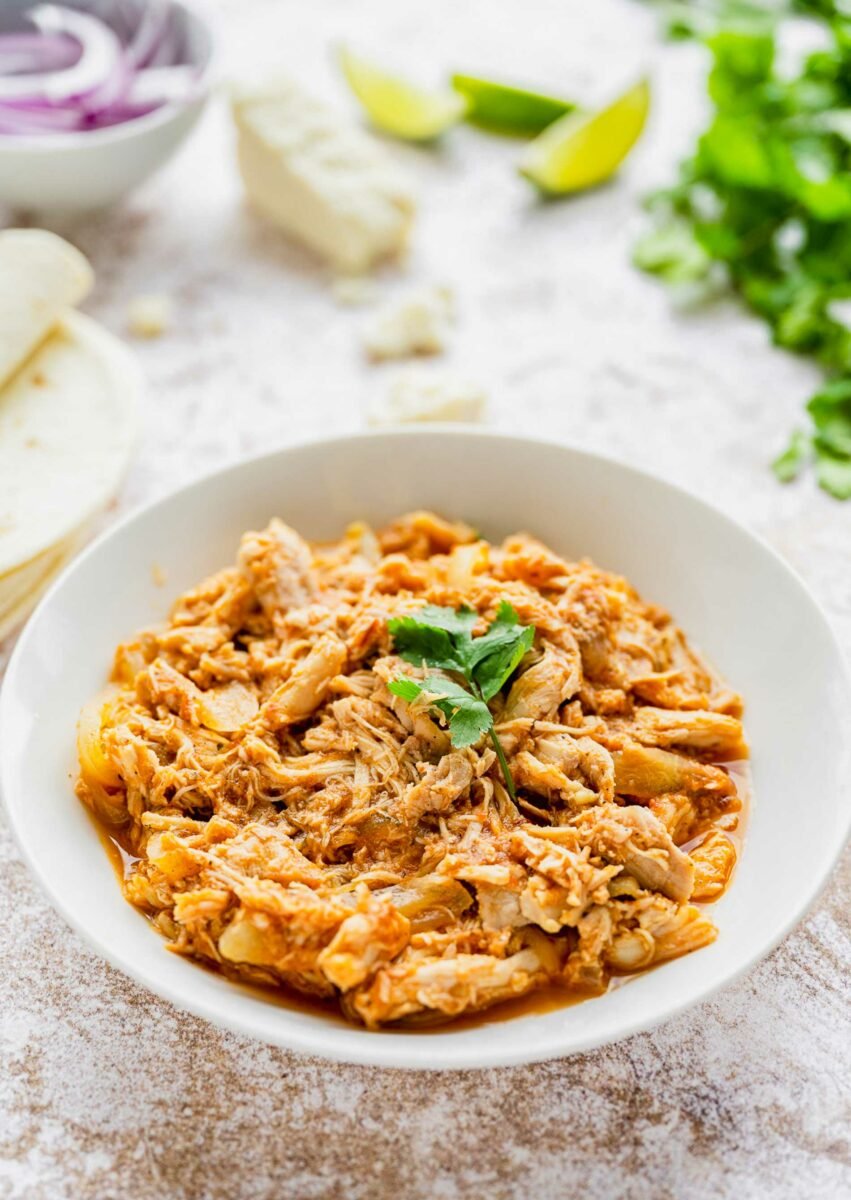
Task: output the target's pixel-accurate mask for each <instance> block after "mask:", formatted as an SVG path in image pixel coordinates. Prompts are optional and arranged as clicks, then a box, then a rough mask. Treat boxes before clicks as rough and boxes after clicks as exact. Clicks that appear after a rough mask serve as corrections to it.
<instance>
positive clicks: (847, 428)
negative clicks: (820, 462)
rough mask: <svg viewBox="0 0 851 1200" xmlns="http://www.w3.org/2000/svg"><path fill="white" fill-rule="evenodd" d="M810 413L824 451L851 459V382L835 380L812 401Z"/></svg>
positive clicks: (817, 393) (808, 408) (809, 406)
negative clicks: (850, 457)
mask: <svg viewBox="0 0 851 1200" xmlns="http://www.w3.org/2000/svg"><path fill="white" fill-rule="evenodd" d="M807 411H808V412H809V414H810V416H811V417H812V419H813V423H814V424H815V427H816V430H817V440H818V443H819V445H820V446H821V447H823V448H824V449H825V450H827V451H828V452H830V453H832V454H834V455H839V456H840V457H842V456H845V457H849V456H851V379H834V380H832V381H831V382H830V383H828V384H826V385H825V387H823V388H822V389H821V391H819V392H816V394H815V395H814V396H813V397H812V398H811V400H810V402H809V404H808V405H807Z"/></svg>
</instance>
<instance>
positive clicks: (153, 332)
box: [127, 296, 172, 338]
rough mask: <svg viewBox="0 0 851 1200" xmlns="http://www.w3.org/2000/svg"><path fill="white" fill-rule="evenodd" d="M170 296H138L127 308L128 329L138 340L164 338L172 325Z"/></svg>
mask: <svg viewBox="0 0 851 1200" xmlns="http://www.w3.org/2000/svg"><path fill="white" fill-rule="evenodd" d="M171 316H172V311H171V300H170V299H169V298H168V296H137V297H136V299H135V300H131V301H130V303H129V304H128V306H127V328H128V329H129V330H130V332H131V333H132V334H133V336H134V337H138V338H158V337H162V335H163V334H164V333H165V331H166V330H167V329H168V327H169V325H170V324H171Z"/></svg>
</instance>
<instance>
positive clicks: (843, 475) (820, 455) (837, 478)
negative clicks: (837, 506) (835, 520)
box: [815, 440, 851, 500]
mask: <svg viewBox="0 0 851 1200" xmlns="http://www.w3.org/2000/svg"><path fill="white" fill-rule="evenodd" d="M815 445H816V479H817V480H818V484H819V487H821V488H824V490H825V491H826V492H828V493H829V494H830V495H831V496H834V497H835V498H836V499H837V500H851V457H847V456H845V455H839V454H834V453H833V452H832V451H831V450H830V449H829V448H827V447H826V446H822V445H821V444H820V443H819V442H818V440H816V444H815Z"/></svg>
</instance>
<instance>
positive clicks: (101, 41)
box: [0, 4, 122, 103]
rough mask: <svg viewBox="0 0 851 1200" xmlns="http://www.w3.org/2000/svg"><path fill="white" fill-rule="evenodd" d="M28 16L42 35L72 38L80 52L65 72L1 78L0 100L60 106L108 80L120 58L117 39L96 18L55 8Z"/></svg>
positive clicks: (40, 8)
mask: <svg viewBox="0 0 851 1200" xmlns="http://www.w3.org/2000/svg"><path fill="white" fill-rule="evenodd" d="M28 15H29V17H30V20H31V21H32V22H33V24H34V25H36V26H37V27H38V28H39V29H40V30H41V32H42V33H43V34H45V35H47V36H57V35H66V36H68V37H72V38H73V39H74V40H75V41H77V42H79V43H80V45H81V46H82V48H83V51H82V54H81V55H80V57H79V59H78V61H77V62H76V63H75V64H74V66H73V67H69V68H68V69H67V70H65V71H47V72H45V73H43V74H40V75H12V76H7V77H5V78H0V99H3V100H4V99H7V98H13V97H16V96H32V97H33V98H34V99H35V98H38V99H42V100H45V101H47V102H48V103H51V102H53V101H58V102H60V103H61V102H62V101H67V100H68V99H70V98H72V97H76V96H81V95H85V93H86V92H89V91H91V90H92V88H95V87H97V86H98V84H99V83H101V82H102V81H103V80H104V79H105V78H106V77H107V75H108V74H109V73H110V71H111V70H112V69H113V67H114V64H115V62H116V60H117V59H118V58H120V57H121V53H122V49H121V43H120V42H119V40H118V37H117V36H116V34H115V33H113V31H112V30H111V29H110V28H109V26H108V25H106V24H104V22H103V21H99V20H98V19H97V17H90V16H89V15H88V14H87V13H81V12H77V11H76V10H75V9H73V8H61V7H60V6H59V5H58V4H39V5H37V6H36V7H35V8H32V9H30V11H29V14H28Z"/></svg>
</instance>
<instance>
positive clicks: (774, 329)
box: [633, 0, 851, 499]
mask: <svg viewBox="0 0 851 1200" xmlns="http://www.w3.org/2000/svg"><path fill="white" fill-rule="evenodd" d="M770 7H771V6H769V5H768V4H767V3H765V2H764V0H694V3H693V4H691V5H689V6H688V7H687V8H686V7H685V6H683V5H682V4H679V5H676V6H675V8H674V10H671V11H673V12H674V14H675V16H676V20H677V22H678V25H677V29H678V31H679V32H680V33H685V34H691V35H692V36H697V35H699V36H701V37H703V38H704V40H705V41H706V44H707V46H708V48H709V51H710V53H711V56H712V62H711V70H710V73H709V80H708V91H709V99H710V102H711V104H712V106H713V109H712V113H711V116H710V119H709V121H708V122H707V127H706V128H705V130H704V132H703V133H702V135H701V136H700V137H699V138H698V139H697V140H696V143H695V145H694V148H693V151H692V153H691V155H690V157H689V158H687V159H686V160H685V161H684V162H683V163H682V164H681V165H680V170H679V179H678V180H677V181H676V182H675V183H674V184H673V186H672V187H669V188H667V189H665V190H663V191H659V192H656V193H655V194H654V196H653V197H649V198H648V207H649V209H650V212H651V214H652V220H653V224H652V227H651V229H650V230H649V232H647V233H645V234H644V236H643V237H642V238H641V239H640V241H639V242H638V244H637V245H636V247H635V249H634V257H633V261H634V263H635V265H636V266H637V267H639V268H640V269H641V270H644V271H647V272H649V273H652V274H655V275H657V276H658V277H659V278H660V279H661V280H663V281H664V282H665V283H666V284H668V285H670V286H672V287H674V288H676V289H677V292H678V296H679V294H681V293H682V292H683V285H684V284H687V285H688V288H687V289H686V290H689V289H691V290H693V291H695V293H696V294H697V293H699V292H701V291H703V292H709V288H708V287H707V286H706V285H707V284H708V283H709V282H710V281H711V280H713V279H717V280H718V282H719V284H720V283H721V282H722V281H726V284H727V286H728V287H730V288H732V289H733V290H734V291H735V292H737V293H738V294H739V295H740V296H741V298H742V299H743V300H744V302H745V303H746V304H748V305H749V306H750V307H751V308H752V309H753V310H755V311H756V312H757V313H758V314H759V315H760V316H761V317H762V318H763V320H764V321H765V322H766V323H767V325H768V326H769V327H770V330H771V335H772V338H773V341H774V342H775V344H776V345H779V346H784V347H786V348H787V349H789V350H792V351H794V352H795V353H798V354H806V355H809V356H810V357H812V358H814V359H815V360H816V361H817V362H818V363H820V364H821V365H822V366H823V367H824V369H825V370H826V371H827V372H828V374H829V376H830V377H832V381H831V382H830V383H828V384H826V386H825V387H824V388H822V389H821V390H820V391H819V392H817V393H816V395H815V396H814V397H813V398H812V400H811V401H810V403H809V405H808V406H807V408H808V412H809V415H810V417H811V419H812V426H811V428H810V430H809V431H808V432H806V433H804V432H798V433H795V434H793V435H792V439H791V441H790V443H789V446H788V448H787V449H786V450H785V451H784V452H783V453H782V454H781V455H779V456H778V457H777V458H776V459H775V460H774V462H773V463H772V464H771V465H772V470H773V471H774V474H775V476H776V477H777V478H778V480H780V481H781V482H789V481H790V480H792V479H794V478H796V477H797V476H798V475H799V474H800V473H801V472H802V471H803V470H804V468H805V467H807V466H808V465H809V464H812V467H813V469H814V470H815V474H816V479H817V481H818V483H819V484H820V486H821V487H822V488H824V490H825V491H827V492H829V493H830V494H831V495H832V496H835V497H836V498H837V499H846V498H849V485H848V482H847V481H848V473H849V466H848V463H849V461H851V317H849V316H848V315H843V312H842V309H843V304H842V302H843V301H847V300H848V299H849V297H851V25H849V22H848V19H847V18H848V15H849V12H848V0H787V2H786V3H785V4H780V5H777V6H774V12H771V11H769V9H770ZM760 8H762V10H763V12H762V17H760V15H759V10H760ZM791 11H796V12H809V13H811V14H812V15H813V16H815V17H818V18H821V19H823V21H824V25H823V33H824V39H823V40H824V46H823V48H821V49H819V50H817V51H816V52H814V53H810V54H809V55H807V56H806V57H803V58H802V59H801V60H800V62H799V63H798V65H797V66H796V67H795V69H794V70H793V71H791V72H790V71H789V70H787V69H785V63H784V56H783V54H778V46H780V47H781V48H782V47H783V46H784V41H783V37H784V35H785V31H782V30H781V18H782V17H783V16H784V14H785V15H788V13H789V12H791ZM754 18H756V19H754ZM778 64H779V65H778ZM697 285H700V287H699V288H698V287H697ZM709 294H711V292H709ZM845 311H846V313H847V309H846V310H845Z"/></svg>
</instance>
